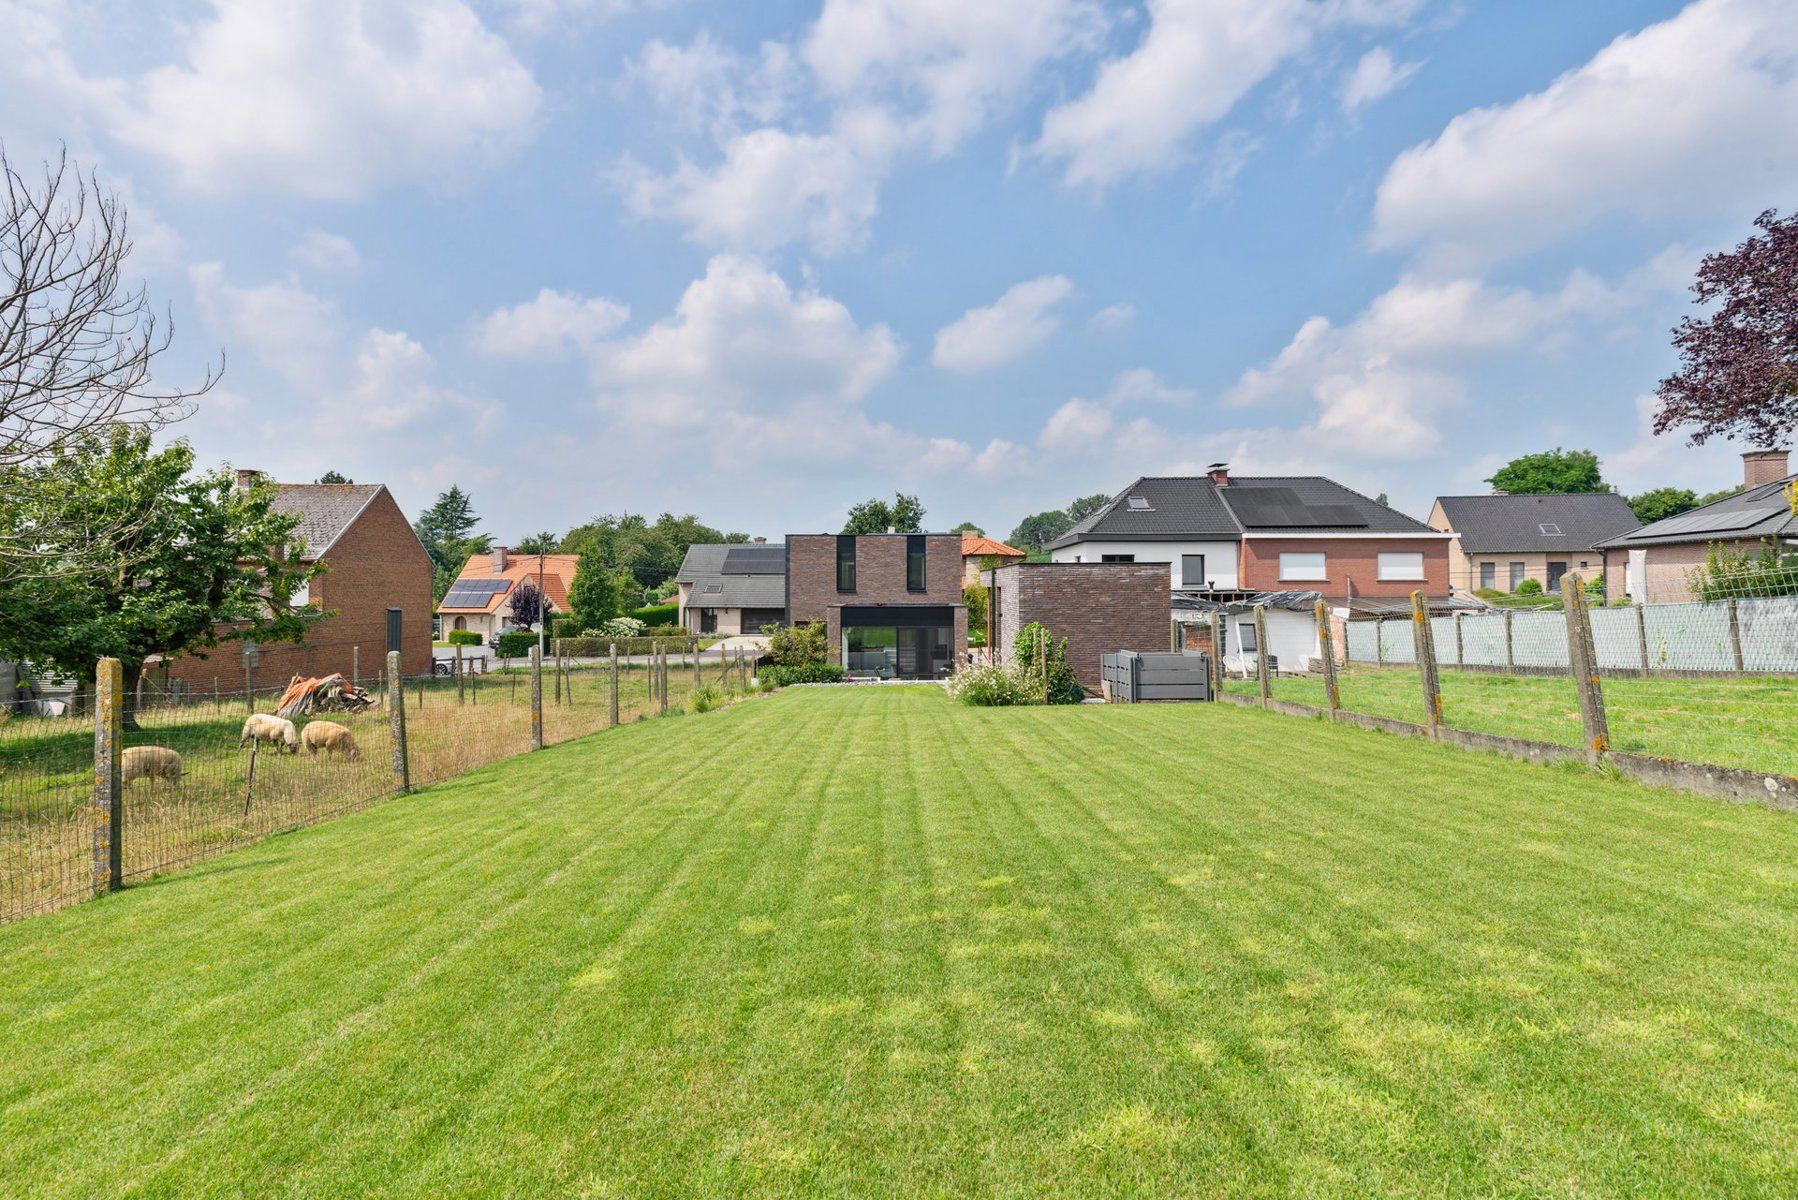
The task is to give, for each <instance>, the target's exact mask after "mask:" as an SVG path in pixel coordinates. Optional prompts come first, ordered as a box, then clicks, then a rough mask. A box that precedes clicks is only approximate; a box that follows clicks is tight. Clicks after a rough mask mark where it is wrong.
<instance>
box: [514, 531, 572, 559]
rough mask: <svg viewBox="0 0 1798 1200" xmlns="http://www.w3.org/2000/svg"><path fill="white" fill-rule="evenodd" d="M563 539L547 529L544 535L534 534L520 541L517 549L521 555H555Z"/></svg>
mask: <svg viewBox="0 0 1798 1200" xmlns="http://www.w3.org/2000/svg"><path fill="white" fill-rule="evenodd" d="M561 544H562V539H561V538H559V537H557V536H556V535H555V534H553V533H551V532H550V531H549V530H547V529H545V530H544V531H543V532H542V533H533V534H531V535H530V536H529V537H526V538H523V539H521V540H520V541H519V543H518V545H517V546H516V547H515V549H516V550H517V551H518V552H519V553H520V554H554V553H555V552H556V547H557V546H559V545H561Z"/></svg>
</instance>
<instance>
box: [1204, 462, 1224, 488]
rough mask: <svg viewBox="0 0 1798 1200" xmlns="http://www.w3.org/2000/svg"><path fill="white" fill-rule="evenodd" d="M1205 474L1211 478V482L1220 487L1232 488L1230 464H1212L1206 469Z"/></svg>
mask: <svg viewBox="0 0 1798 1200" xmlns="http://www.w3.org/2000/svg"><path fill="white" fill-rule="evenodd" d="M1205 474H1206V475H1208V476H1210V478H1211V482H1212V483H1214V484H1216V485H1217V486H1218V487H1229V486H1230V464H1229V463H1212V464H1211V465H1210V466H1208V467H1206V468H1205Z"/></svg>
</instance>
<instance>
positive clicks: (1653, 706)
mask: <svg viewBox="0 0 1798 1200" xmlns="http://www.w3.org/2000/svg"><path fill="white" fill-rule="evenodd" d="M1438 679H1439V681H1440V684H1441V687H1442V710H1443V716H1444V718H1445V719H1446V720H1447V721H1448V723H1449V724H1450V725H1453V726H1455V727H1457V728H1459V729H1469V730H1473V731H1475V732H1478V733H1495V734H1500V735H1502V736H1505V737H1518V738H1529V739H1531V740H1534V741H1540V742H1555V743H1558V744H1560V745H1564V746H1579V745H1583V744H1584V741H1585V739H1584V735H1583V733H1582V729H1581V725H1580V715H1579V696H1578V695H1577V693H1576V692H1575V690H1574V686H1573V679H1572V678H1571V677H1570V676H1567V675H1504V674H1497V673H1492V672H1486V671H1457V670H1455V669H1454V668H1452V667H1444V668H1443V669H1442V670H1441V671H1440V672H1439V675H1438ZM1601 683H1602V685H1603V690H1604V700H1605V710H1606V713H1607V715H1608V718H1609V722H1610V730H1611V746H1612V748H1614V749H1617V750H1627V751H1631V752H1633V753H1637V754H1654V755H1659V756H1660V757H1663V758H1678V759H1684V760H1685V761H1687V762H1696V763H1703V764H1705V765H1707V766H1719V767H1740V768H1742V769H1743V770H1748V771H1769V772H1773V773H1775V774H1780V775H1795V776H1798V733H1795V732H1794V731H1798V679H1789V678H1782V677H1778V676H1766V675H1761V676H1755V675H1750V676H1743V677H1739V678H1728V677H1723V678H1716V679H1704V678H1681V677H1675V676H1651V677H1649V678H1647V679H1637V678H1632V677H1630V676H1624V675H1607V676H1605V677H1604V678H1603V679H1602V680H1601ZM1340 684H1341V690H1342V706H1343V707H1344V708H1348V709H1353V710H1354V711H1356V712H1362V713H1369V714H1371V715H1373V716H1377V717H1393V718H1396V719H1398V720H1401V721H1421V720H1423V711H1424V710H1423V695H1422V691H1421V687H1420V685H1419V683H1418V679H1417V671H1416V669H1415V668H1413V667H1373V666H1365V665H1356V666H1352V667H1349V668H1347V669H1345V670H1344V671H1343V672H1342V675H1341V678H1340ZM1226 690H1228V691H1232V692H1237V693H1240V694H1242V695H1258V694H1259V691H1258V685H1257V684H1256V682H1255V681H1254V680H1252V679H1251V680H1242V679H1232V680H1230V681H1229V682H1228V684H1227V685H1226ZM1273 694H1274V695H1275V696H1276V697H1278V698H1279V699H1282V700H1295V701H1297V702H1299V703H1301V704H1314V705H1319V706H1321V705H1322V704H1324V702H1325V698H1324V683H1323V677H1322V676H1321V675H1283V676H1277V677H1276V678H1275V679H1274V681H1273Z"/></svg>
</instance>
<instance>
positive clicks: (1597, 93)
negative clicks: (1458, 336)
mask: <svg viewBox="0 0 1798 1200" xmlns="http://www.w3.org/2000/svg"><path fill="white" fill-rule="evenodd" d="M1794 129H1798V20H1794V19H1793V12H1792V6H1791V4H1790V3H1789V2H1787V0H1698V2H1697V3H1694V4H1692V5H1690V6H1689V7H1687V8H1686V9H1685V10H1684V11H1682V12H1680V13H1679V14H1678V15H1676V16H1674V17H1672V18H1671V19H1669V20H1666V21H1663V22H1661V23H1659V24H1657V25H1652V26H1649V27H1648V28H1646V29H1644V30H1642V31H1641V32H1639V33H1634V34H1628V35H1625V36H1623V37H1619V38H1618V39H1617V40H1615V41H1613V42H1612V43H1611V44H1610V45H1608V46H1606V47H1605V48H1604V49H1603V50H1601V51H1600V52H1599V53H1598V54H1597V55H1595V56H1594V57H1593V58H1592V60H1591V61H1590V62H1588V63H1586V64H1585V65H1583V66H1581V67H1579V68H1577V69H1575V70H1572V71H1569V72H1567V73H1566V74H1565V75H1562V76H1561V77H1560V78H1559V79H1557V80H1555V81H1554V83H1553V84H1551V85H1550V86H1549V87H1548V88H1546V89H1544V90H1543V91H1540V92H1536V93H1533V94H1531V95H1528V96H1525V97H1523V98H1522V99H1520V100H1516V101H1513V102H1512V103H1509V104H1504V105H1497V106H1494V107H1490V108H1479V109H1474V110H1472V111H1470V112H1466V113H1462V114H1461V115H1460V116H1458V117H1456V118H1455V119H1454V120H1452V121H1450V122H1449V124H1448V126H1447V127H1446V128H1445V129H1444V130H1443V131H1442V133H1441V134H1439V135H1438V136H1437V137H1436V138H1435V140H1433V141H1430V142H1426V143H1424V144H1422V145H1419V146H1416V147H1413V148H1412V149H1410V150H1407V151H1406V152H1405V153H1404V154H1402V155H1400V156H1399V158H1398V159H1397V160H1396V161H1395V162H1394V163H1393V164H1392V166H1391V168H1390V169H1389V170H1388V171H1387V173H1386V177H1385V179H1384V181H1382V183H1381V184H1380V190H1379V196H1378V199H1377V201H1376V204H1375V208H1374V242H1375V244H1376V245H1378V246H1382V247H1389V248H1390V247H1399V246H1417V247H1421V248H1423V249H1424V250H1425V251H1426V252H1428V253H1429V254H1430V255H1431V256H1432V257H1434V258H1436V259H1438V260H1441V261H1445V262H1447V263H1451V264H1452V263H1460V264H1466V263H1472V262H1484V261H1491V260H1494V259H1497V258H1501V257H1503V256H1505V255H1507V254H1514V253H1518V252H1522V251H1527V250H1530V249H1533V248H1536V247H1540V246H1544V245H1548V244H1550V243H1552V242H1554V241H1556V240H1557V239H1559V238H1561V237H1564V236H1566V235H1568V234H1570V233H1574V232H1577V231H1579V230H1581V229H1583V228H1586V227H1589V226H1591V225H1593V224H1594V223H1596V222H1598V221H1599V220H1601V219H1603V218H1605V217H1608V216H1617V215H1624V216H1631V217H1635V218H1639V219H1644V220H1654V219H1659V218H1667V217H1686V218H1689V217H1706V216H1712V215H1717V214H1733V215H1740V216H1741V217H1742V218H1743V219H1744V220H1745V219H1746V217H1747V216H1749V215H1751V214H1752V212H1753V211H1754V210H1755V208H1756V207H1757V204H1756V202H1753V201H1749V202H1746V203H1745V202H1744V199H1743V198H1744V197H1746V196H1755V197H1761V198H1763V199H1762V200H1761V201H1760V203H1762V204H1765V203H1772V202H1773V201H1772V199H1767V198H1777V197H1780V196H1785V195H1790V194H1791V193H1792V192H1793V191H1794V189H1798V138H1794V137H1793V136H1792V131H1793V130H1794Z"/></svg>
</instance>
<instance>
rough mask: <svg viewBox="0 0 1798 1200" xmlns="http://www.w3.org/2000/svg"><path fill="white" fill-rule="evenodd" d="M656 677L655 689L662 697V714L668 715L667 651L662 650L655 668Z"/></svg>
mask: <svg viewBox="0 0 1798 1200" xmlns="http://www.w3.org/2000/svg"><path fill="white" fill-rule="evenodd" d="M656 677H657V679H658V680H659V681H660V682H659V683H658V684H657V685H656V690H657V692H658V693H660V695H661V697H662V715H663V716H664V717H665V716H667V715H668V651H667V650H663V651H662V655H661V664H660V665H659V666H658V667H657V668H656Z"/></svg>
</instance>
